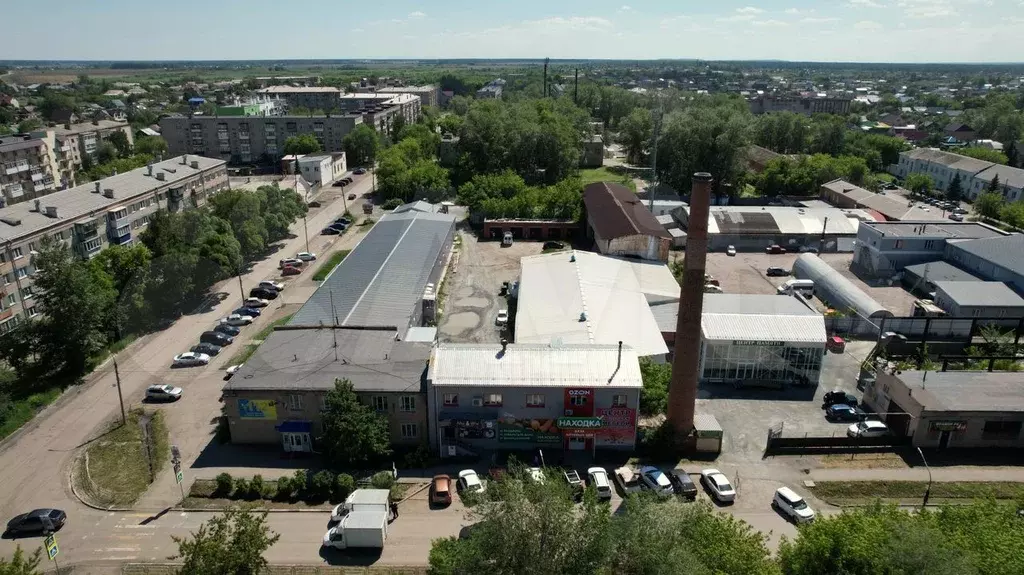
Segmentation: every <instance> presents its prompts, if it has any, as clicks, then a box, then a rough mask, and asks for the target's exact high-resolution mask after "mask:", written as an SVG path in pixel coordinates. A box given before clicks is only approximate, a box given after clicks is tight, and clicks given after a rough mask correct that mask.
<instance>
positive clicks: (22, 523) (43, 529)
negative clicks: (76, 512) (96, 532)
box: [4, 509, 68, 537]
mask: <svg viewBox="0 0 1024 575" xmlns="http://www.w3.org/2000/svg"><path fill="white" fill-rule="evenodd" d="M67 518H68V516H67V514H66V513H64V512H63V511H61V510H60V509H33V510H32V511H29V512H28V513H22V514H21V515H18V516H16V517H14V518H13V519H11V520H10V521H8V522H7V530H6V531H5V532H4V533H5V534H8V535H10V536H12V537H17V536H19V535H29V534H34V533H41V534H44V535H49V534H50V533H53V532H55V531H58V530H59V529H60V528H61V527H63V526H64V522H65V521H67Z"/></svg>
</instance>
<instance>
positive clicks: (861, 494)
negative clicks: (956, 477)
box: [810, 481, 1024, 506]
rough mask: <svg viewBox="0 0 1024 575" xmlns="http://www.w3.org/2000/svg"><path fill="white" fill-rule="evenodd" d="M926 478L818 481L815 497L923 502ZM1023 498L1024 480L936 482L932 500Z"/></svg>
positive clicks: (853, 502)
mask: <svg viewBox="0 0 1024 575" xmlns="http://www.w3.org/2000/svg"><path fill="white" fill-rule="evenodd" d="M927 487H928V482H927V481H816V482H815V485H814V487H812V488H810V490H811V492H813V493H814V496H815V497H818V498H819V499H823V500H825V501H827V502H829V503H831V504H833V505H839V506H847V505H864V504H867V503H871V502H872V501H874V500H876V499H881V500H882V501H884V502H886V503H920V502H921V500H922V499H923V498H924V492H925V489H927ZM990 498H992V499H1020V498H1024V483H1016V482H1011V481H936V482H934V483H932V490H931V495H930V496H929V498H928V502H929V503H966V502H968V501H971V500H977V499H990Z"/></svg>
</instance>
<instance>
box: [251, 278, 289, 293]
mask: <svg viewBox="0 0 1024 575" xmlns="http://www.w3.org/2000/svg"><path fill="white" fill-rule="evenodd" d="M256 287H261V288H263V289H272V290H277V291H281V290H283V289H284V284H283V283H281V282H275V281H270V280H263V281H261V282H260V283H259V285H258V286H256Z"/></svg>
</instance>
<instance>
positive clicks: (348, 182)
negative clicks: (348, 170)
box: [342, 176, 352, 184]
mask: <svg viewBox="0 0 1024 575" xmlns="http://www.w3.org/2000/svg"><path fill="white" fill-rule="evenodd" d="M342 180H343V181H344V182H345V183H346V184H351V183H352V178H351V177H349V176H345V177H344V178H342Z"/></svg>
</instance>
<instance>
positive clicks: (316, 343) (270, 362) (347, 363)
mask: <svg viewBox="0 0 1024 575" xmlns="http://www.w3.org/2000/svg"><path fill="white" fill-rule="evenodd" d="M454 233H455V217H454V216H450V215H447V214H437V213H423V212H419V211H415V210H413V211H408V212H405V213H401V214H387V215H385V216H384V217H382V218H381V219H380V221H379V222H377V224H376V225H374V226H373V228H372V229H371V230H370V231H369V233H368V234H367V235H366V237H365V238H364V239H363V240H362V241H361V242H359V245H358V246H356V248H355V249H354V250H353V251H352V253H350V254H349V255H348V257H346V258H345V260H344V261H343V262H342V263H341V264H340V265H339V266H338V267H337V268H335V270H334V271H333V272H332V273H331V274H330V275H329V276H328V277H327V279H326V280H325V281H324V282H323V283H322V284H321V285H320V287H319V288H317V290H316V292H314V293H313V295H312V296H310V298H309V300H307V301H306V303H305V304H303V305H302V307H301V308H299V310H298V311H297V312H296V313H295V314H294V315H293V316H292V318H291V319H290V320H289V321H288V323H287V324H286V325H284V326H280V327H278V328H277V329H276V330H275V331H274V332H273V333H272V334H271V335H270V336H269V337H268V338H267V339H266V340H265V341H264V342H263V344H262V345H260V347H259V348H258V349H257V350H256V353H255V354H254V355H253V356H252V357H251V358H250V359H249V360H248V361H246V362H245V365H244V366H243V367H242V368H241V369H240V370H239V371H238V373H236V374H235V376H234V377H232V378H231V379H230V380H229V381H228V383H227V384H226V385H225V386H224V405H225V413H226V416H227V420H228V426H229V428H230V430H231V441H232V442H233V443H243V444H245V443H249V444H270V445H281V446H282V448H283V449H284V450H285V451H312V450H313V442H314V439H315V438H316V437H317V436H318V435H320V433H321V432H322V427H321V424H322V419H321V411H322V409H323V401H324V396H325V395H326V393H327V392H328V391H330V390H331V389H333V388H334V382H335V380H337V379H347V380H349V381H351V382H352V385H353V387H354V389H355V391H356V394H357V395H358V396H359V398H360V401H362V402H364V403H366V404H367V405H369V406H371V407H373V408H374V409H375V410H376V411H378V412H379V413H381V414H384V415H386V417H387V419H388V426H389V429H390V432H391V441H392V442H393V443H395V444H398V445H413V446H414V445H418V444H422V443H425V442H426V441H427V439H428V437H429V436H430V435H429V430H428V419H427V409H426V405H427V404H426V387H425V378H426V371H427V360H428V358H429V356H430V349H431V345H432V343H433V341H434V339H435V334H436V328H432V327H423V326H430V325H434V324H435V323H436V320H437V317H436V315H435V313H436V308H435V304H436V291H435V286H439V285H441V282H442V281H443V278H444V274H445V273H446V270H447V265H448V261H449V259H450V256H451V248H452V243H453V238H454Z"/></svg>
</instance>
